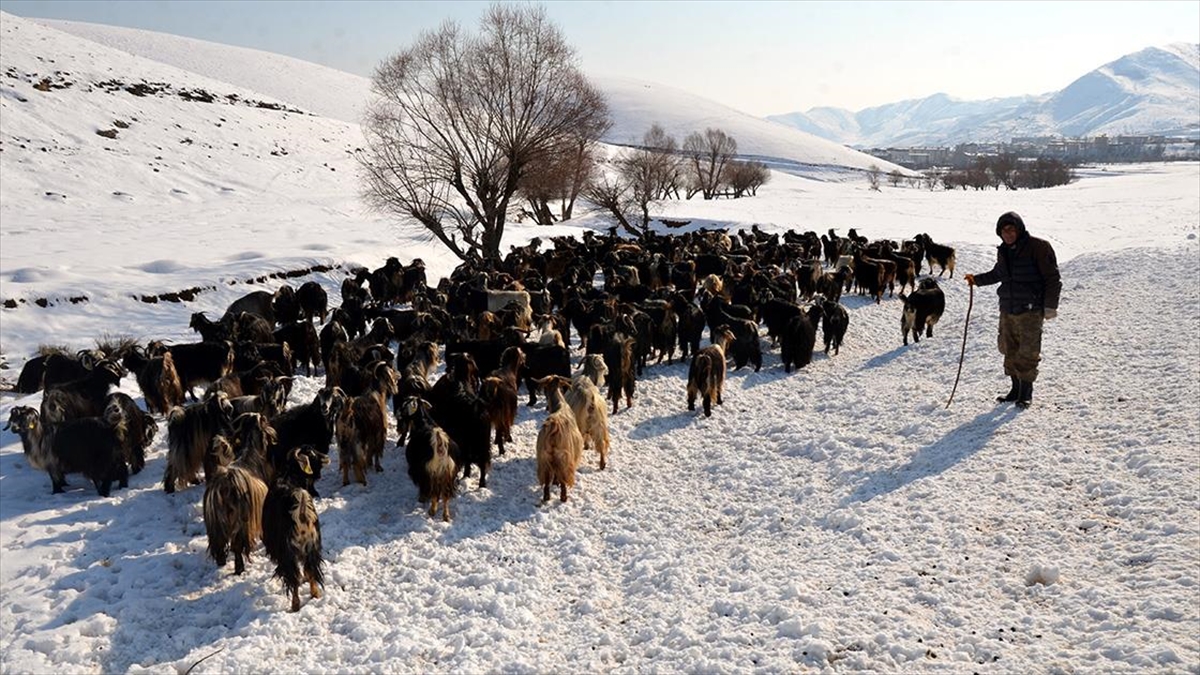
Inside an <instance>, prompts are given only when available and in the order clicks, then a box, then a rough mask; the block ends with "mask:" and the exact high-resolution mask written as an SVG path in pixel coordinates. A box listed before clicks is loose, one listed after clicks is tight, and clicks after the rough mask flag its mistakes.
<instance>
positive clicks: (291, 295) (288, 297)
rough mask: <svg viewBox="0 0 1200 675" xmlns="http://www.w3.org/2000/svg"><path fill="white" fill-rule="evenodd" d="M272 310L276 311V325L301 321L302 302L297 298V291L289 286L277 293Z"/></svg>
mask: <svg viewBox="0 0 1200 675" xmlns="http://www.w3.org/2000/svg"><path fill="white" fill-rule="evenodd" d="M271 308H272V309H273V310H275V321H274V322H275V323H278V324H280V325H285V324H289V323H294V322H296V321H299V320H300V300H299V298H297V297H296V290H295V289H294V288H292V287H291V286H288V285H287V284H284V285H282V286H280V287H279V288H278V289H277V290H276V291H275V299H274V300H273V301H272V302H271Z"/></svg>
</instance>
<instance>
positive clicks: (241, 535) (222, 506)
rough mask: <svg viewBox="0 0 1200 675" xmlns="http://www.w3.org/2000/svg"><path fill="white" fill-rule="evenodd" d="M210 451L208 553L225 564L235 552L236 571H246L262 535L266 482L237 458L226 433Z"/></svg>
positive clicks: (206, 520) (206, 512)
mask: <svg viewBox="0 0 1200 675" xmlns="http://www.w3.org/2000/svg"><path fill="white" fill-rule="evenodd" d="M211 453H212V455H213V457H214V459H215V462H216V468H215V469H214V470H213V474H212V475H211V476H206V477H205V478H206V485H205V487H204V529H205V530H206V531H207V532H208V554H209V555H210V556H212V559H213V560H214V561H216V563H217V567H224V566H225V561H226V560H227V556H228V555H229V552H230V551H232V552H233V573H234V574H241V573H242V572H244V571H245V570H246V561H248V560H249V559H250V553H251V551H253V550H254V546H255V544H257V543H258V540H259V539H260V538H261V537H262V511H263V501H264V500H266V498H267V484H266V483H264V482H263V480H262V479H261V478H259V477H258V476H257V475H255V473H254V471H252V470H251V469H250V468H248V467H247V466H245V465H244V464H243V463H242V460H241V459H239V460H237V461H234V459H233V446H231V445H230V444H229V441H228V440H226V438H225V437H224V436H214V437H213V440H212V449H211ZM243 459H244V456H243Z"/></svg>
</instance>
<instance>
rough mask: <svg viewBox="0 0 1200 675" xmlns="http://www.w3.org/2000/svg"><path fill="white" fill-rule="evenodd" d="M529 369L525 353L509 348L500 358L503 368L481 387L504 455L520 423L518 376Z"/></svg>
mask: <svg viewBox="0 0 1200 675" xmlns="http://www.w3.org/2000/svg"><path fill="white" fill-rule="evenodd" d="M523 367H525V352H524V351H522V350H521V348H520V347H508V348H507V349H505V350H504V352H503V353H502V354H501V355H500V367H499V368H497V369H496V370H493V371H492V372H491V374H490V375H488V376H487V377H486V378H484V379H483V382H482V383H481V384H480V389H479V391H480V396H481V397H482V398H483V400H484V402H485V403H486V404H487V413H488V418H489V419H490V420H491V422H492V428H494V429H495V430H496V445H497V447H499V449H500V454H501V455H503V454H504V444H505V443H512V428H513V426H514V425H515V424H516V423H517V387H518V384H517V383H518V380H517V376H518V374H519V373H520V372H521V369H522V368H523Z"/></svg>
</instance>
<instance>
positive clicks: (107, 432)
mask: <svg viewBox="0 0 1200 675" xmlns="http://www.w3.org/2000/svg"><path fill="white" fill-rule="evenodd" d="M43 417H45V416H44V415H43ZM127 429H128V427H127V426H126V421H125V417H124V414H123V413H122V411H121V408H120V406H118V405H112V406H108V407H107V408H105V411H104V415H103V416H102V417H81V418H77V419H69V420H66V421H64V422H59V423H56V424H49V425H47V426H46V429H45V430H44V431H43V433H42V442H41V445H40V446H39V448H38V449H37V450H36V451H35V455H36V457H34V458H31V460H30V463H31V464H34V465H40V466H42V467H43V468H45V469H46V473H48V474H49V475H50V483H51V485H52V486H53V488H52V491H53V493H54V494H58V493H60V492H62V491H63V488H64V487H65V486H66V484H67V480H66V474H68V473H82V474H83V475H84V476H86V477H87V478H88V480H90V481H92V484H93V485H95V486H96V492H97V493H99V495H100V496H101V497H107V496H109V493H110V491H111V490H112V484H113V482H117V483H118V484H119V485H120V486H121V487H128V486H129V466H128V465H127V464H126V463H125V453H124V450H123V448H124V445H125V434H126V433H127Z"/></svg>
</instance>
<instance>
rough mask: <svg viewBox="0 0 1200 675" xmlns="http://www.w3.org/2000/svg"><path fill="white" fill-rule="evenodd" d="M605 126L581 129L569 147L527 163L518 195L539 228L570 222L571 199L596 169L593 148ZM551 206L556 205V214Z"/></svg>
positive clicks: (606, 127)
mask: <svg viewBox="0 0 1200 675" xmlns="http://www.w3.org/2000/svg"><path fill="white" fill-rule="evenodd" d="M607 130H608V125H607V124H604V125H602V126H599V127H597V128H594V129H588V130H584V132H585V133H583V134H579V135H576V136H575V137H574V138H573V139H572V140H571V142H570V143H569V144H566V145H565V146H564V147H562V148H561V149H559V150H558V151H556V152H553V153H547V154H546V155H545V156H544V157H543V158H542V159H541V160H539V161H536V162H531V163H530V165H529V167H528V169H527V170H526V171H525V174H524V175H522V176H521V179H520V183H518V185H517V192H518V194H519V195H520V196H521V197H523V198H524V199H525V201H526V202H527V203H528V205H529V210H528V211H526V212H525V213H526V214H527V215H530V216H531V217H533V219H534V222H536V223H537V224H539V225H552V224H554V223H555V222H556V221H557V220H559V219H561V220H570V219H571V215H572V213H573V212H574V209H575V200H576V199H577V198H578V197H579V194H580V192H581V191H582V190H583V188H584V186H585V185H586V184H587V183H588V181H590V180H591V177H592V174H593V173H594V171H595V168H596V158H595V153H596V148H597V144H598V141H599V139H600V137H601V136H603V135H604V132H605V131H607ZM551 203H556V204H558V206H559V210H558V213H557V215H556V214H555V213H554V210H553V209H551V207H550V205H551Z"/></svg>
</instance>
